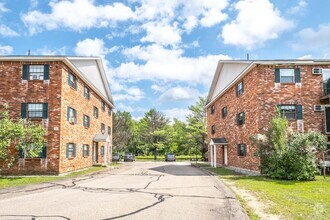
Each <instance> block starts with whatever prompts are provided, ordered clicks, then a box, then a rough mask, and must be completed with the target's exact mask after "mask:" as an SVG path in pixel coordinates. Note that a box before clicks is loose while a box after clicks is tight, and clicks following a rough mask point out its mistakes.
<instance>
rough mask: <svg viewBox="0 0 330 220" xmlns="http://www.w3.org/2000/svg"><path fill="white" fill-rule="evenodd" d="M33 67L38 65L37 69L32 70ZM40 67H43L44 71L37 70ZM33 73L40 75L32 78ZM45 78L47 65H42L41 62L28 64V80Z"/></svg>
mask: <svg viewBox="0 0 330 220" xmlns="http://www.w3.org/2000/svg"><path fill="white" fill-rule="evenodd" d="M31 67H36V70H34V71H31ZM38 67H42V71H37V70H38V69H39V68H38ZM33 74H35V75H37V76H39V78H36V79H34V78H32V79H31V76H32V75H33ZM41 76H42V79H40V77H41ZM44 78H45V65H41V64H31V65H28V80H44Z"/></svg>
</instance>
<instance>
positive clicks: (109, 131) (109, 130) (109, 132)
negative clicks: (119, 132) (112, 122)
mask: <svg viewBox="0 0 330 220" xmlns="http://www.w3.org/2000/svg"><path fill="white" fill-rule="evenodd" d="M108 134H109V135H110V134H111V127H110V126H108Z"/></svg>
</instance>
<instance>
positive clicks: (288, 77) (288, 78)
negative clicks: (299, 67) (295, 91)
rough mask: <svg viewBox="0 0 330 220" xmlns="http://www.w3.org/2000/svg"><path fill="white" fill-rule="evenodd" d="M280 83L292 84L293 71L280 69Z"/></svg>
mask: <svg viewBox="0 0 330 220" xmlns="http://www.w3.org/2000/svg"><path fill="white" fill-rule="evenodd" d="M280 77H281V79H280V80H281V83H294V69H280Z"/></svg>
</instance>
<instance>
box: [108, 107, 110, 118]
mask: <svg viewBox="0 0 330 220" xmlns="http://www.w3.org/2000/svg"><path fill="white" fill-rule="evenodd" d="M108 116H111V108H110V106H108Z"/></svg>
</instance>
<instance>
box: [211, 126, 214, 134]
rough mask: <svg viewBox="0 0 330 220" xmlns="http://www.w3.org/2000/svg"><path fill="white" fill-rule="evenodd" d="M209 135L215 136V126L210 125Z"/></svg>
mask: <svg viewBox="0 0 330 220" xmlns="http://www.w3.org/2000/svg"><path fill="white" fill-rule="evenodd" d="M211 134H215V125H212V127H211Z"/></svg>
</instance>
